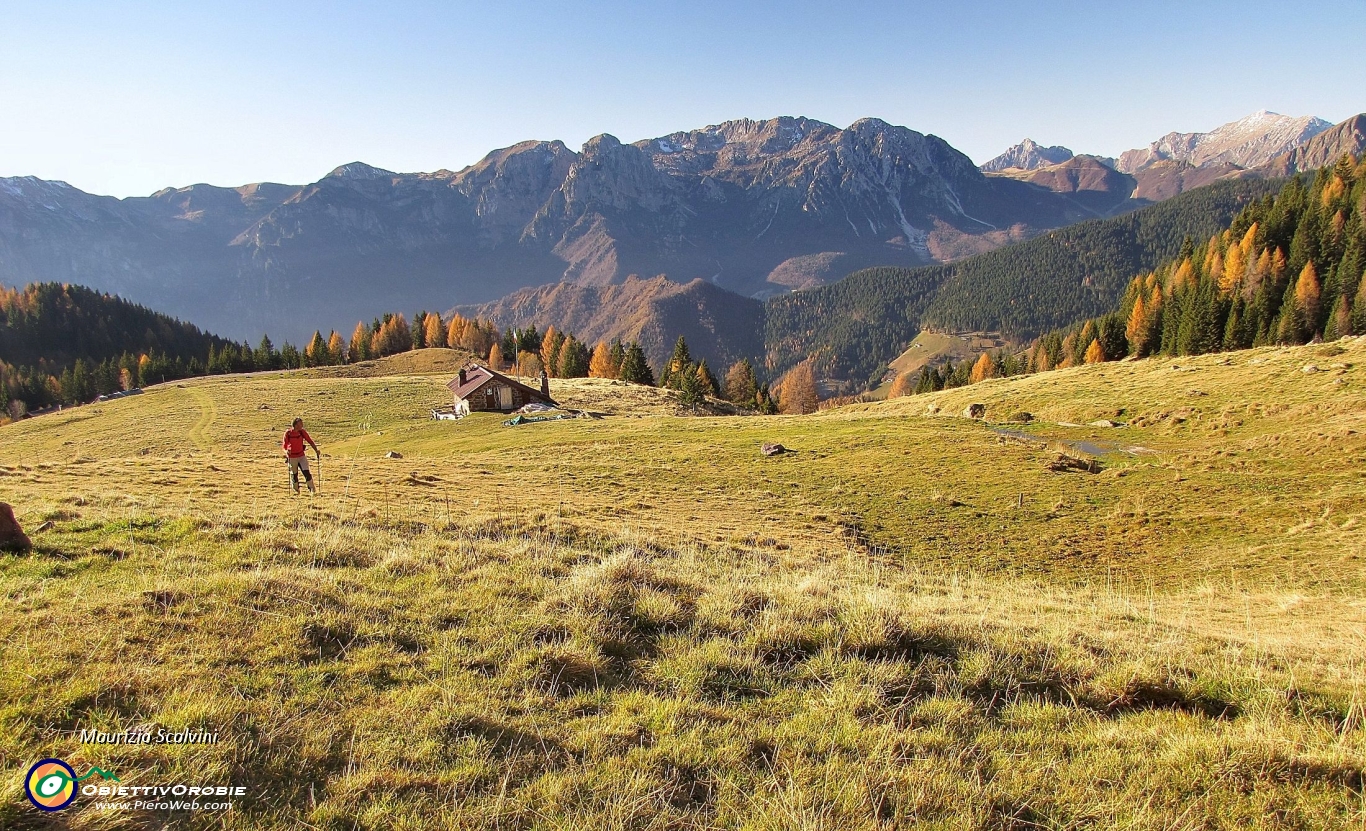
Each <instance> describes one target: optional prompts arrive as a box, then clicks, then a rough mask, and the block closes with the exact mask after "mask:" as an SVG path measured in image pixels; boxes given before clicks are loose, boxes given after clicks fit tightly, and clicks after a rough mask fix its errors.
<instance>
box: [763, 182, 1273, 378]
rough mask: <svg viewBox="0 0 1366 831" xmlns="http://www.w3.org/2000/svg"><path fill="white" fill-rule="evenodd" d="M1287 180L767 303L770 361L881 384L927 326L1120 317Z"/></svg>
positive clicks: (1194, 195)
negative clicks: (1140, 279) (1179, 257)
mask: <svg viewBox="0 0 1366 831" xmlns="http://www.w3.org/2000/svg"><path fill="white" fill-rule="evenodd" d="M1281 184H1282V183H1281V182H1270V181H1266V180H1260V179H1238V180H1230V181H1225V182H1217V183H1215V184H1212V185H1208V186H1206V187H1203V188H1199V189H1197V190H1194V191H1190V192H1189V193H1185V194H1182V195H1181V196H1178V197H1176V198H1174V199H1170V200H1168V201H1166V202H1163V203H1161V204H1158V205H1153V206H1151V207H1148V208H1144V209H1142V210H1139V211H1135V212H1133V213H1130V214H1125V215H1124V216H1120V217H1115V218H1112V219H1103V220H1092V221H1089V222H1083V223H1080V224H1077V225H1073V226H1070V227H1068V228H1063V229H1060V230H1056V231H1050V232H1049V233H1047V234H1044V235H1042V236H1040V237H1037V238H1035V239H1033V240H1030V241H1028V242H1024V243H1020V244H1017V245H1011V246H1007V247H1005V248H1001V249H997V250H995V251H990V252H987V253H985V254H979V255H977V256H974V257H969V258H967V259H965V260H962V261H960V262H957V263H953V264H950V265H945V266H925V267H922V268H871V269H865V270H863V271H858V272H855V273H853V274H850V275H849V276H848V277H846V278H845V279H843V280H841V281H840V282H838V283H833V284H831V285H828V286H822V287H820V288H816V289H810V290H807V291H800V292H794V293H791V294H786V295H781V296H778V297H774V298H772V299H771V300H769V301H768V303H767V304H766V334H765V340H766V343H767V356H766V363H767V365H768V367H769V369H770V370H771V371H774V372H781V371H782V370H784V369H786V368H787V367H789V366H792V365H794V364H796V363H799V362H801V361H803V360H806V359H808V358H810V359H811V360H813V361H814V362H815V364H816V367H817V370H818V372H820V373H821V374H822V375H825V376H827V377H835V378H845V379H852V380H854V381H858V382H863V381H865V380H868V381H871V380H874V379H878V378H880V377H881V375H882V373H883V370H884V369H885V366H886V364H887V363H888V362H889V361H891V360H892V358H894V357H896V355H898V354H900V353H901V351H902V350H904V349H905V348H906V346H907V344H909V343H910V342H911V340H913V339H914V338H915V336H916V334H918V333H919V331H920V329H921V328H922V327H925V328H935V329H942V330H949V331H999V332H1003V333H1005V334H1006V335H1007V336H1009V337H1011V338H1016V339H1025V338H1030V337H1033V336H1035V335H1037V334H1039V333H1040V332H1043V331H1047V330H1049V329H1052V328H1054V327H1057V326H1063V325H1067V324H1070V323H1072V322H1073V321H1076V320H1079V319H1082V318H1086V317H1088V316H1092V315H1096V314H1100V313H1102V312H1104V311H1105V310H1107V309H1109V308H1111V307H1112V306H1113V305H1114V304H1115V303H1116V302H1117V301H1118V300H1119V298H1120V296H1121V295H1122V294H1123V292H1124V289H1125V285H1126V284H1127V283H1128V280H1129V278H1130V277H1132V276H1133V275H1134V274H1135V273H1137V272H1139V271H1143V270H1146V269H1151V268H1153V267H1155V266H1156V265H1157V264H1158V263H1159V262H1162V261H1163V260H1165V259H1167V258H1170V257H1173V256H1175V255H1176V254H1177V253H1178V251H1179V250H1180V248H1181V244H1182V241H1183V240H1184V239H1185V238H1186V237H1200V238H1203V237H1205V236H1207V235H1209V234H1210V233H1213V232H1215V231H1217V230H1219V229H1221V228H1223V227H1225V226H1226V225H1227V224H1228V223H1229V222H1230V220H1232V219H1233V217H1234V216H1236V215H1237V214H1238V212H1239V211H1240V210H1242V209H1243V208H1244V207H1246V206H1247V205H1248V204H1249V203H1251V202H1253V201H1255V200H1257V199H1260V198H1262V197H1263V196H1265V195H1267V194H1270V193H1274V192H1275V191H1276V190H1278V189H1279V188H1280V186H1281Z"/></svg>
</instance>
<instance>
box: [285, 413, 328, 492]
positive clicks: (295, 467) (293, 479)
mask: <svg viewBox="0 0 1366 831" xmlns="http://www.w3.org/2000/svg"><path fill="white" fill-rule="evenodd" d="M304 442H308V443H309V444H311V445H313V455H315V456H317V457H318V458H322V452H321V451H319V450H318V443H317V442H315V441H313V437H312V436H310V435H309V434H308V431H307V430H305V429H304V420H303V419H302V418H296V419H294V426H293V427H291V428H290V429H289V430H287V431H285V440H284V442H283V443H282V444H281V446H282V447H283V448H284V449H285V459H286V461H288V462H289V485H290V487H291V488H293V489H294V492H295V493H298V492H299V471H301V470H302V471H303V472H304V479H305V480H306V481H307V482H308V492H309V493H317V492H318V489H317V488H315V487H313V474H312V473H310V472H309V470H308V455H307V451H305V450H304Z"/></svg>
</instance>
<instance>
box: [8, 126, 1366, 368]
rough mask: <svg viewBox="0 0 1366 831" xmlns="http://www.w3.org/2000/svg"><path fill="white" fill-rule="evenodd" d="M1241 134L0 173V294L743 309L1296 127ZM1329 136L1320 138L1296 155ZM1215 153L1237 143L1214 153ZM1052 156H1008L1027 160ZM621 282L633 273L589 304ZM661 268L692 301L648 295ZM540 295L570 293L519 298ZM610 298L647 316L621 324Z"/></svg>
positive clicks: (805, 129) (858, 130) (755, 136)
mask: <svg viewBox="0 0 1366 831" xmlns="http://www.w3.org/2000/svg"><path fill="white" fill-rule="evenodd" d="M1245 121H1247V120H1245ZM1262 121H1264V122H1266V125H1270V126H1269V127H1268V129H1272V127H1274V130H1273V132H1275V136H1273V137H1272V138H1267V139H1265V140H1262V141H1257V140H1256V139H1255V136H1253V137H1252V138H1249V136H1251V135H1252V132H1255V130H1254V129H1253V128H1254V127H1255V124H1253V125H1252V126H1249V127H1247V129H1244V130H1242V131H1241V132H1238V131H1232V132H1230V131H1228V130H1225V131H1224V133H1221V134H1220V135H1221V136H1223V138H1221V139H1219V141H1213V140H1210V139H1204V140H1191V141H1187V142H1185V143H1184V144H1183V143H1182V142H1179V141H1175V140H1170V141H1169V140H1168V139H1170V138H1171V137H1166V138H1164V139H1163V140H1160V141H1159V142H1156V143H1154V145H1153V146H1154V147H1158V148H1159V150H1161V151H1162V152H1164V153H1166V152H1168V151H1167V150H1162V148H1167V147H1171V148H1178V147H1195V148H1196V149H1197V150H1198V151H1199V152H1198V153H1197V155H1191V156H1190V158H1191V159H1197V160H1200V161H1201V162H1202V164H1205V163H1207V164H1206V166H1204V167H1201V166H1197V165H1195V164H1193V163H1192V162H1191V161H1188V160H1187V159H1186V158H1184V157H1183V158H1175V157H1173V158H1162V159H1156V160H1154V161H1152V162H1151V163H1148V164H1147V165H1146V166H1145V167H1142V168H1141V169H1140V170H1138V171H1136V172H1134V173H1128V172H1124V171H1122V170H1116V169H1114V167H1112V166H1110V165H1109V164H1107V163H1106V160H1103V159H1099V158H1098V157H1091V156H1075V157H1072V158H1068V159H1065V160H1063V161H1062V162H1060V163H1054V164H1043V165H1039V166H1036V167H1034V168H1033V169H1029V170H1023V171H1021V170H1018V169H1016V170H1007V171H1005V172H1003V173H992V174H990V175H988V174H987V173H984V172H983V171H982V170H980V169H978V168H977V166H976V165H975V164H974V163H973V162H972V161H971V160H970V159H969V158H968V157H967V156H965V155H963V154H962V153H960V152H959V151H957V150H955V149H954V148H953V147H951V146H950V145H949V144H948V143H947V142H945V141H943V140H942V139H940V138H937V137H935V136H933V135H925V134H922V133H919V132H916V131H914V130H911V129H908V128H906V127H899V126H894V125H891V124H888V123H886V122H883V121H880V120H877V119H871V118H870V119H862V120H859V121H856V122H854V123H853V124H851V125H850V126H849V127H847V128H844V129H840V128H837V127H834V126H832V125H829V124H825V123H822V122H819V121H814V120H812V119H806V118H790V117H782V118H774V119H769V120H762V121H755V120H748V119H742V120H737V121H728V122H724V123H722V124H719V125H713V126H710V127H706V128H702V129H697V130H688V131H681V132H676V133H672V134H669V135H667V136H662V137H659V138H654V139H648V140H643V141H638V142H635V143H632V144H625V143H622V142H620V141H618V140H617V139H616V138H614V137H612V136H610V135H600V136H597V137H595V138H593V139H590V140H589V141H588V142H587V143H586V144H585V145H584V146H583V147H582V148H581V149H580V150H579V151H577V152H576V151H574V150H571V149H569V148H568V147H566V146H565V145H564V144H563V143H562V142H559V141H527V142H522V143H519V144H516V145H513V146H512V147H508V148H504V149H501V150H496V151H494V152H492V153H490V154H488V155H487V156H486V157H485V158H483V159H482V160H481V161H479V162H478V163H477V164H475V165H472V166H470V167H467V168H464V169H462V170H459V171H449V170H439V171H436V172H433V173H395V172H391V171H386V170H381V169H379V168H375V167H372V166H369V165H366V164H363V163H360V162H354V163H351V164H346V165H342V166H341V167H338V168H336V169H335V170H333V171H332V172H331V173H329V174H328V175H327V176H325V177H323V178H322V179H320V180H319V181H317V182H314V183H312V184H308V185H283V184H273V183H258V184H251V185H246V186H243V187H238V188H223V187H215V186H211V185H202V184H201V185H192V186H189V187H182V188H173V189H172V188H167V189H164V190H161V191H158V192H157V193H155V194H152V195H151V196H148V197H136V198H128V199H115V198H112V197H104V196H95V195H91V194H88V193H84V192H83V191H80V190H79V189H77V188H74V187H71V186H70V185H67V184H65V183H61V182H51V181H44V180H40V179H35V178H32V177H17V178H9V179H0V282H3V283H5V284H8V285H21V284H24V283H30V282H44V281H52V282H63V283H66V282H69V283H79V284H83V285H88V286H91V287H93V288H96V289H99V290H102V291H109V292H115V293H118V294H119V295H121V296H123V297H126V298H129V299H130V300H133V301H135V302H140V303H144V304H147V305H150V306H153V307H155V308H157V309H158V310H162V311H165V312H167V313H170V314H174V315H176V316H178V317H181V318H184V319H187V320H192V321H194V322H195V323H197V324H199V325H201V326H203V327H205V328H207V329H210V330H212V331H216V332H220V333H222V334H224V335H228V336H231V337H236V338H242V339H253V340H254V339H255V338H257V337H259V335H260V334H261V333H262V332H269V333H270V334H271V335H272V336H274V337H276V339H277V340H278V339H281V338H286V337H287V338H292V339H295V340H301V339H303V338H305V337H306V336H307V335H308V334H309V333H311V332H312V330H313V329H314V328H319V327H321V328H322V329H323V330H324V331H326V330H327V329H328V328H329V327H335V328H337V329H338V330H340V331H349V330H350V328H351V327H353V326H354V322H355V321H356V320H358V319H370V318H371V317H373V316H374V315H375V314H376V313H377V312H381V311H384V310H404V311H412V310H415V309H419V308H429V309H448V308H451V307H452V306H457V305H461V304H481V303H491V302H493V301H497V300H499V299H500V298H504V297H508V300H507V301H505V302H504V303H502V304H501V305H499V306H498V307H497V308H496V311H497V314H498V315H499V316H500V317H501V316H506V317H507V318H508V319H516V318H518V317H519V316H520V317H521V318H522V319H533V318H537V316H538V315H540V316H541V318H543V317H544V315H543V314H541V313H539V312H538V313H533V312H532V311H531V310H532V309H533V308H534V307H537V306H538V305H539V306H543V307H545V308H546V309H549V308H552V307H553V308H560V307H561V306H562V305H563V304H564V303H567V302H569V298H570V296H572V295H576V294H581V295H582V296H583V298H586V299H584V300H583V301H582V303H580V307H582V306H583V304H584V303H589V302H598V303H599V305H602V300H603V298H606V299H607V300H608V301H610V302H607V305H608V306H611V307H613V308H617V309H623V311H619V312H617V314H619V315H624V316H625V318H627V319H636V318H637V317H640V315H641V314H643V313H644V312H642V311H641V309H644V310H645V312H648V311H649V310H650V309H657V308H660V306H659V304H660V303H664V302H665V301H666V300H667V301H668V302H670V303H684V302H685V299H686V298H689V297H693V298H694V299H695V297H696V296H700V295H698V292H701V291H702V289H700V288H696V287H695V284H696V281H698V280H702V281H703V282H704V283H705V284H707V285H709V286H710V287H711V288H713V289H716V290H724V291H725V292H730V293H733V294H738V295H740V296H741V297H744V298H754V299H755V300H762V299H763V298H767V297H773V296H778V295H782V294H785V293H787V292H789V291H792V290H802V289H811V288H815V287H818V286H822V285H827V284H830V283H832V282H835V281H837V280H839V279H841V278H842V277H844V275H846V274H849V273H850V272H852V271H855V270H858V269H861V268H865V267H871V266H900V267H912V266H922V265H929V264H934V263H943V262H950V261H955V260H958V259H960V258H963V257H966V256H971V255H974V254H978V253H981V252H984V251H989V250H993V249H996V248H999V247H1001V246H1003V245H1006V244H1009V243H1013V242H1018V241H1022V240H1026V239H1029V238H1032V237H1034V236H1037V235H1038V234H1040V233H1042V232H1045V231H1048V230H1050V229H1055V228H1059V227H1062V226H1066V225H1070V224H1073V223H1075V222H1078V221H1081V220H1084V219H1088V218H1095V217H1106V216H1113V215H1116V214H1120V213H1124V212H1127V211H1129V210H1132V209H1134V208H1137V207H1141V206H1143V205H1145V204H1148V203H1150V202H1153V201H1158V200H1160V199H1164V198H1167V197H1169V196H1172V195H1175V194H1176V193H1180V192H1182V191H1184V190H1188V189H1190V188H1191V187H1194V186H1196V185H1200V184H1205V183H1207V182H1208V181H1212V180H1213V179H1217V178H1222V177H1224V176H1225V174H1226V173H1227V171H1225V170H1224V168H1223V167H1221V165H1228V166H1232V163H1231V162H1228V161H1226V160H1227V159H1232V158H1236V159H1237V160H1239V161H1244V162H1246V161H1249V160H1255V159H1254V158H1253V157H1252V156H1249V155H1248V154H1247V153H1242V154H1241V155H1239V153H1240V152H1241V151H1238V152H1234V151H1237V150H1238V148H1239V147H1242V146H1243V145H1247V144H1252V145H1255V146H1256V147H1257V148H1259V150H1258V152H1261V153H1262V154H1263V155H1264V154H1265V153H1268V152H1271V150H1273V149H1276V148H1277V147H1279V146H1280V145H1278V144H1277V141H1280V142H1281V144H1284V143H1285V142H1287V141H1299V138H1297V136H1302V134H1303V133H1304V132H1305V131H1306V130H1310V129H1311V127H1312V128H1314V129H1316V128H1317V126H1318V125H1317V123H1315V124H1313V125H1308V126H1304V127H1303V128H1302V129H1301V131H1300V133H1294V134H1293V135H1292V132H1293V131H1291V132H1287V131H1286V130H1283V129H1281V127H1280V126H1276V125H1279V124H1280V122H1279V121H1275V119H1272V120H1271V121H1266V120H1265V119H1263V120H1262ZM1358 122H1359V119H1358V120H1357V121H1353V122H1345V123H1344V125H1338V127H1335V128H1333V129H1331V130H1327V131H1323V132H1321V133H1319V134H1318V135H1316V136H1314V137H1313V138H1311V139H1309V140H1308V141H1306V142H1301V143H1299V144H1297V145H1296V146H1295V147H1293V148H1292V149H1291V150H1290V151H1289V152H1287V153H1282V154H1280V155H1279V156H1276V157H1275V158H1273V159H1271V160H1269V161H1267V162H1266V163H1265V164H1264V165H1263V166H1262V168H1254V169H1244V168H1238V170H1237V171H1236V173H1237V174H1238V175H1243V176H1260V175H1271V173H1272V172H1274V173H1275V174H1276V175H1284V174H1285V173H1287V172H1293V171H1295V170H1299V169H1303V168H1304V167H1305V166H1307V165H1310V164H1312V163H1313V162H1314V161H1315V160H1316V159H1318V158H1320V157H1321V156H1322V155H1323V154H1324V153H1328V152H1330V151H1341V150H1347V149H1350V147H1351V146H1355V147H1356V148H1358V149H1359V148H1360V147H1361V141H1362V136H1361V132H1362V131H1361V129H1360V124H1359V123H1358ZM1240 123H1241V122H1240ZM1257 123H1262V122H1257ZM1354 124H1355V125H1356V126H1352V125H1354ZM1264 126H1265V125H1264ZM1221 130H1223V128H1221ZM1249 131H1252V132H1249ZM1235 132H1236V133H1237V135H1236V136H1235V135H1234V133H1235ZM1215 133H1219V131H1214V133H1211V134H1208V135H1210V136H1213V135H1215ZM1329 135H1333V136H1336V137H1337V138H1336V143H1335V144H1332V145H1331V147H1330V146H1329V145H1328V144H1325V143H1324V142H1320V144H1321V145H1323V146H1321V147H1318V148H1316V147H1315V144H1314V143H1315V142H1316V141H1319V140H1320V138H1321V137H1323V136H1329ZM1230 136H1232V138H1230ZM1287 136H1289V138H1287ZM1234 138H1237V139H1239V140H1241V142H1242V143H1241V144H1236V145H1233V146H1229V145H1230V143H1231V142H1233V140H1234ZM1273 138H1274V139H1275V140H1273ZM1057 150H1060V148H1039V147H1037V146H1035V147H1033V148H1032V150H1030V152H1029V153H1023V154H1020V155H1021V158H1022V159H1025V160H1026V162H1027V163H1031V164H1032V163H1033V162H1032V161H1029V159H1032V158H1033V157H1035V156H1037V157H1038V158H1041V159H1043V160H1044V161H1047V160H1048V158H1049V156H1050V154H1052V156H1053V157H1060V156H1059V155H1058V154H1057V153H1055V152H1054V151H1057ZM1067 152H1069V153H1070V151H1067ZM1183 152H1184V151H1183ZM1191 152H1195V151H1191ZM1030 153H1032V154H1033V155H1032V156H1031V155H1030ZM1154 153H1156V151H1154ZM1230 153H1232V154H1233V155H1230ZM1173 154H1175V150H1173V151H1172V152H1171V153H1169V155H1173ZM632 275H638V276H641V277H644V278H647V279H645V280H643V281H640V284H639V285H636V286H635V288H633V289H631V290H629V291H628V290H624V289H618V290H617V291H614V292H610V291H604V290H606V289H608V288H609V287H617V286H624V284H625V283H626V281H627V280H628V278H630V277H631V276H632ZM659 275H663V276H665V277H667V278H668V280H669V281H672V283H676V284H680V285H682V286H684V287H690V286H691V287H693V288H691V289H689V291H685V292H675V291H674V289H673V288H672V287H671V286H670V285H666V284H663V283H659V282H655V281H651V279H649V278H653V277H655V276H659ZM560 283H567V284H570V285H571V286H572V287H573V288H570V289H563V290H561V291H559V292H556V291H554V290H552V289H544V290H542V289H539V288H538V287H544V286H554V285H557V284H560ZM644 287H653V288H648V290H647V289H646V288H644ZM586 288H592V289H595V290H598V293H597V294H593V293H592V292H580V291H579V289H586ZM525 290H532V291H530V292H527V291H525ZM519 292H521V293H520V294H519ZM690 292H691V293H690ZM509 295H512V296H511V297H509ZM666 296H667V297H666ZM726 296H729V295H726ZM593 298H597V300H594V299H593ZM680 298H684V299H680ZM627 300H632V301H639V302H641V303H644V304H645V305H644V306H642V307H641V308H639V309H626V308H625V306H623V305H622V304H623V303H624V302H625V301H627ZM734 302H736V303H738V302H739V300H738V299H737V300H736V301H734ZM571 305H572V304H571ZM737 308H738V307H737ZM490 311H491V312H492V311H494V309H490ZM641 331H646V330H645V329H642V330H641ZM741 340H742V339H739V338H731V340H730V342H732V343H736V344H738V343H740V342H741ZM728 348H729V347H727V349H728ZM736 348H739V347H738V346H737V347H736ZM725 353H726V350H725V349H720V348H719V347H718V354H725Z"/></svg>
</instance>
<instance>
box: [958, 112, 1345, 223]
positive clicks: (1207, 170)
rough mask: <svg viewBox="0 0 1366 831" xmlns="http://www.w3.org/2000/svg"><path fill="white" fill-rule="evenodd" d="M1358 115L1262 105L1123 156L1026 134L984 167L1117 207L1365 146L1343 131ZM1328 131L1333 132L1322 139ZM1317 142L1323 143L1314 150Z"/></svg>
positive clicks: (1286, 170) (1310, 164) (1090, 203)
mask: <svg viewBox="0 0 1366 831" xmlns="http://www.w3.org/2000/svg"><path fill="white" fill-rule="evenodd" d="M1355 121H1356V119H1349V120H1348V121H1346V122H1343V124H1341V125H1337V126H1336V127H1335V126H1334V125H1332V124H1330V123H1329V122H1327V121H1324V120H1323V119H1321V118H1316V117H1314V116H1298V117H1295V116H1287V115H1281V114H1279V113H1273V112H1268V111H1267V110H1261V111H1259V112H1255V113H1253V114H1251V115H1249V116H1247V117H1246V118H1242V119H1239V120H1237V121H1232V122H1229V123H1228V124H1224V125H1222V126H1220V127H1216V128H1215V129H1213V130H1211V131H1210V132H1208V133H1175V132H1173V133H1168V134H1167V135H1165V136H1163V137H1162V138H1160V139H1158V140H1157V141H1154V142H1152V143H1150V144H1149V145H1148V146H1147V147H1144V148H1138V149H1134V150H1126V151H1125V152H1123V153H1121V154H1120V156H1119V158H1118V159H1114V158H1109V157H1106V156H1094V155H1076V154H1074V153H1073V152H1072V151H1071V150H1069V149H1068V148H1066V147H1042V146H1040V145H1039V144H1038V143H1037V142H1035V141H1034V140H1033V139H1029V138H1026V139H1024V140H1023V141H1021V142H1020V143H1019V144H1016V145H1015V146H1013V147H1011V148H1009V149H1008V150H1006V151H1005V152H1004V153H1002V154H1001V155H999V156H997V157H996V158H994V159H991V160H990V161H988V162H986V163H985V164H983V165H982V166H981V169H982V171H983V172H985V173H988V174H994V175H1000V176H1008V177H1010V178H1012V179H1016V180H1017V181H1022V182H1028V183H1030V184H1034V185H1038V186H1040V187H1043V188H1046V189H1048V190H1051V191H1053V192H1055V193H1061V194H1067V195H1069V196H1071V197H1072V198H1073V199H1074V200H1076V201H1077V203H1078V204H1080V205H1083V206H1087V207H1091V208H1093V209H1099V210H1101V211H1103V212H1114V211H1115V210H1116V209H1117V208H1118V207H1119V206H1125V205H1131V204H1134V203H1137V204H1150V203H1153V202H1161V201H1162V200H1164V199H1170V198H1171V197H1173V196H1175V195H1177V194H1179V193H1184V192H1185V191H1188V190H1191V189H1193V188H1198V187H1204V186H1205V185H1208V184H1209V183H1210V182H1214V181H1218V180H1220V179H1227V178H1237V177H1240V176H1263V177H1265V176H1287V175H1289V174H1291V173H1294V172H1297V171H1300V170H1312V169H1315V168H1318V167H1322V166H1323V165H1325V164H1331V163H1332V162H1333V161H1335V160H1336V159H1338V158H1339V157H1341V156H1342V154H1343V153H1351V152H1359V150H1360V148H1361V147H1362V146H1363V145H1362V143H1361V138H1360V136H1359V135H1355V138H1353V137H1352V135H1351V134H1350V132H1351V131H1350V130H1348V133H1349V135H1347V136H1342V135H1339V134H1340V133H1341V132H1342V128H1343V126H1344V125H1349V124H1352V123H1354V122H1355ZM1325 134H1333V135H1332V136H1329V138H1328V140H1326V141H1325V140H1321V139H1320V138H1319V137H1320V136H1323V135H1325ZM1316 142H1317V145H1318V146H1319V147H1320V148H1321V149H1320V150H1319V151H1313V150H1310V149H1309V148H1310V147H1311V146H1312V145H1314V144H1315V143H1316Z"/></svg>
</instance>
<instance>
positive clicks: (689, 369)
mask: <svg viewBox="0 0 1366 831" xmlns="http://www.w3.org/2000/svg"><path fill="white" fill-rule="evenodd" d="M695 373H696V369H695V368H694V367H693V362H692V355H691V354H690V353H689V352H688V342H687V341H686V340H684V339H683V336H682V335H679V336H678V340H677V341H675V342H674V352H673V355H671V356H670V357H669V362H668V363H666V364H665V365H664V374H663V376H662V377H661V379H660V384H661V386H665V387H668V388H669V389H682V383H683V376H684V375H685V374H695Z"/></svg>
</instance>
